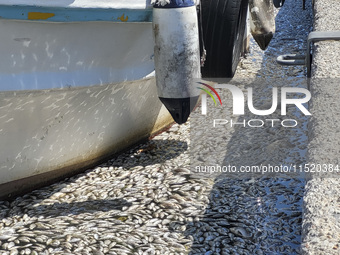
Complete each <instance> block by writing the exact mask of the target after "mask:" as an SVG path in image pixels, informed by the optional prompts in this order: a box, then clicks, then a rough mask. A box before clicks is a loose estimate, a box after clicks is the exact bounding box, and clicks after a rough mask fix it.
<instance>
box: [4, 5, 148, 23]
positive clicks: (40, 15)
mask: <svg viewBox="0 0 340 255" xmlns="http://www.w3.org/2000/svg"><path fill="white" fill-rule="evenodd" d="M0 19H15V20H40V21H41V20H43V21H51V22H80V21H111V22H152V9H109V8H107V9H105V8H60V7H56V8H52V7H39V6H22V5H17V6H4V5H2V6H1V5H0Z"/></svg>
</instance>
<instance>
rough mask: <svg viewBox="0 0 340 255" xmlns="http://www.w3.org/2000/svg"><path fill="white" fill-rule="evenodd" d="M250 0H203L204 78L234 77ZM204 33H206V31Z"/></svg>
mask: <svg viewBox="0 0 340 255" xmlns="http://www.w3.org/2000/svg"><path fill="white" fill-rule="evenodd" d="M247 10H248V0H201V11H202V13H201V14H200V15H199V20H200V25H201V28H202V29H201V33H200V37H201V47H202V46H203V45H202V39H203V42H204V46H205V49H206V53H207V55H206V61H205V63H204V66H203V67H202V69H201V72H202V77H203V78H232V77H233V76H234V74H235V72H236V68H237V65H238V63H239V61H240V55H241V51H242V46H243V39H244V33H245V28H246V18H247ZM202 33H203V34H202Z"/></svg>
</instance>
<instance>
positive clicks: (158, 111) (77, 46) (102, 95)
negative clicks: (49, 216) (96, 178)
mask: <svg viewBox="0 0 340 255" xmlns="http://www.w3.org/2000/svg"><path fill="white" fill-rule="evenodd" d="M126 2H127V1H98V0H97V1H94V0H91V1H87V0H62V1H53V2H51V1H42V0H28V1H26V0H25V1H23V0H15V1H11V2H9V1H4V0H1V1H0V5H1V8H0V16H1V19H0V33H1V46H0V47H1V48H0V51H1V61H0V90H1V91H0V120H1V126H0V146H1V153H0V197H1V198H3V199H5V198H9V197H11V196H12V197H13V196H15V194H17V193H24V192H26V191H29V190H32V189H35V188H37V187H41V186H43V185H47V184H49V183H51V182H53V181H55V180H59V179H60V178H63V177H65V176H70V175H72V174H75V173H79V172H80V171H82V170H84V169H86V168H88V167H90V166H93V165H94V164H97V163H98V162H101V161H103V160H105V159H107V158H108V157H110V156H111V155H113V154H115V153H117V152H120V151H122V150H124V149H127V148H128V147H130V146H132V145H133V144H136V143H138V142H140V141H142V140H145V139H147V138H148V137H150V136H152V135H154V134H156V133H158V132H160V131H161V130H163V129H164V128H166V127H168V126H169V125H171V124H172V123H173V120H172V118H171V115H170V114H169V113H168V111H167V110H166V108H165V107H164V106H163V105H162V103H161V102H160V101H159V99H158V96H157V87H156V84H155V78H154V69H155V68H154V42H153V32H152V5H151V4H150V3H149V4H147V3H146V1H140V0H135V1H128V2H129V3H126Z"/></svg>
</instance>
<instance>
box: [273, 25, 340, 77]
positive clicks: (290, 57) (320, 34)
mask: <svg viewBox="0 0 340 255" xmlns="http://www.w3.org/2000/svg"><path fill="white" fill-rule="evenodd" d="M330 40H337V41H340V30H336V31H314V32H311V33H309V35H308V39H307V54H306V55H296V54H286V55H281V56H279V57H278V58H277V59H276V61H277V63H279V64H280V65H289V66H291V65H306V66H307V77H308V78H310V77H311V68H312V57H313V52H312V43H315V42H320V41H330Z"/></svg>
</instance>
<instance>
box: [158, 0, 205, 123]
mask: <svg viewBox="0 0 340 255" xmlns="http://www.w3.org/2000/svg"><path fill="white" fill-rule="evenodd" d="M153 33H154V39H155V52H154V53H155V71H156V84H157V90H158V97H159V99H160V100H161V101H162V103H163V104H164V105H165V107H166V108H167V109H168V110H169V112H170V113H171V115H172V117H173V119H174V120H175V121H176V122H177V123H178V124H182V123H185V122H186V121H187V119H188V117H189V115H190V113H191V111H192V110H193V108H194V107H195V105H196V103H197V101H198V98H199V94H200V90H199V89H197V81H198V79H199V78H200V77H201V71H200V48H199V35H198V21H197V10H196V6H195V1H194V0H159V1H156V3H155V4H154V8H153Z"/></svg>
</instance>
